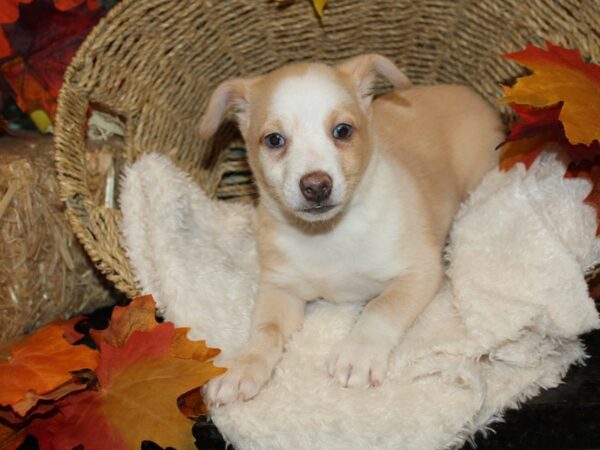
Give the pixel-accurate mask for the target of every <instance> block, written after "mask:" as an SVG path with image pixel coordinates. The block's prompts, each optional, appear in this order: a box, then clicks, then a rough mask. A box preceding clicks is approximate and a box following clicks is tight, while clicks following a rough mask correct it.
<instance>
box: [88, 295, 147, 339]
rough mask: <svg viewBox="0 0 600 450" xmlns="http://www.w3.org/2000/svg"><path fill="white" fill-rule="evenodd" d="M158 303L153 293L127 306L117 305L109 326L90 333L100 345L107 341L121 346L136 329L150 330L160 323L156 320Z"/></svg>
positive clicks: (138, 298) (134, 300)
mask: <svg viewBox="0 0 600 450" xmlns="http://www.w3.org/2000/svg"><path fill="white" fill-rule="evenodd" d="M155 315H156V304H155V302H154V299H153V298H152V296H151V295H145V296H141V297H137V298H135V299H133V300H132V301H131V302H130V303H129V305H127V306H116V307H115V308H114V309H113V312H112V316H111V319H110V323H109V325H108V328H107V329H105V330H92V331H90V335H91V336H92V338H93V339H94V342H96V345H100V343H101V342H103V341H104V342H106V343H108V344H110V345H112V346H113V347H121V346H122V345H123V344H124V343H125V342H126V341H127V339H129V336H131V333H133V332H134V331H150V330H152V329H154V327H156V326H157V325H158V322H157V321H156V316H155Z"/></svg>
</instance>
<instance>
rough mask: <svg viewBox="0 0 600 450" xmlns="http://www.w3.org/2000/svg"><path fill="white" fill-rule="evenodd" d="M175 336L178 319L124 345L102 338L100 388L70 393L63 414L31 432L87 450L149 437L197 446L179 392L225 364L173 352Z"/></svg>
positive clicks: (126, 445) (61, 405)
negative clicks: (188, 357)
mask: <svg viewBox="0 0 600 450" xmlns="http://www.w3.org/2000/svg"><path fill="white" fill-rule="evenodd" d="M175 336H176V331H175V328H174V326H173V324H171V323H162V324H159V325H157V326H156V327H155V328H154V329H152V330H151V331H149V332H141V331H134V332H133V333H132V334H131V336H130V337H129V339H128V340H127V342H126V343H125V344H124V345H123V346H122V347H113V346H111V345H109V344H107V343H105V342H102V343H101V345H100V363H99V365H98V368H97V370H96V374H97V376H98V381H99V384H100V388H99V391H97V392H95V391H84V392H81V393H76V394H73V395H70V396H68V397H65V398H64V399H62V400H61V401H59V402H58V403H57V407H58V409H59V412H60V414H56V415H54V416H52V417H51V418H50V419H45V420H35V421H33V422H32V424H31V425H30V427H29V428H28V432H29V433H31V434H33V435H34V436H36V437H37V438H38V441H39V442H40V447H41V448H42V449H43V448H73V447H75V446H77V445H83V446H84V447H85V449H86V450H96V449H98V450H100V449H106V448H111V449H116V450H119V449H130V448H139V446H140V443H141V442H142V441H143V440H151V441H153V442H155V443H157V444H158V445H160V446H162V447H167V446H169V447H174V448H177V449H179V450H185V449H195V445H194V439H193V436H192V434H191V427H192V424H193V422H192V421H190V420H189V419H187V418H186V417H185V416H184V415H183V414H182V413H181V412H180V411H179V409H178V405H177V398H178V396H180V395H181V394H182V393H185V392H188V391H191V390H192V389H194V388H197V387H199V386H201V385H202V384H204V383H205V382H206V381H208V380H209V379H210V378H212V377H214V376H217V375H219V374H221V373H223V371H224V369H219V368H217V367H215V366H214V365H213V364H212V362H210V359H212V356H208V357H207V359H205V360H198V359H186V358H178V357H175V356H173V350H172V344H173V341H174V339H175ZM196 345H200V346H202V345H203V344H196ZM200 353H203V354H205V355H213V354H214V352H212V351H204V352H200ZM187 354H188V355H189V352H188V353H187ZM193 354H199V353H198V352H193Z"/></svg>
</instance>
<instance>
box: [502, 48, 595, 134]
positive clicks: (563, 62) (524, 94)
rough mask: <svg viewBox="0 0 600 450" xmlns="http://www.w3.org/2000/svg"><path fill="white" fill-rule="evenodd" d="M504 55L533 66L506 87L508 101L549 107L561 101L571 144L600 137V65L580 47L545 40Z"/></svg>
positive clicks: (562, 115)
mask: <svg viewBox="0 0 600 450" xmlns="http://www.w3.org/2000/svg"><path fill="white" fill-rule="evenodd" d="M546 45H547V47H548V48H547V50H546V49H543V48H538V47H535V46H532V45H530V46H528V47H527V48H526V49H525V50H523V51H519V52H515V53H509V54H507V55H504V56H505V57H506V58H508V59H511V60H513V61H516V62H518V63H519V64H521V65H523V66H525V67H527V68H529V69H531V70H532V71H533V74H532V75H529V76H526V77H521V78H519V79H518V80H517V82H516V83H515V85H514V86H513V87H512V88H506V89H505V94H506V96H505V97H504V98H503V99H502V100H503V101H504V102H506V103H516V104H520V105H530V106H534V107H538V108H539V107H549V106H553V105H556V104H558V103H562V108H561V112H560V116H559V119H560V121H561V122H562V124H563V126H564V129H565V135H566V137H567V139H568V140H569V142H570V143H571V144H585V145H590V144H591V143H592V142H593V141H594V140H600V66H598V65H595V64H588V63H586V62H584V61H583V60H582V58H581V55H580V54H579V52H578V51H577V50H574V49H564V48H561V47H557V46H555V45H552V44H551V43H549V42H548V43H546Z"/></svg>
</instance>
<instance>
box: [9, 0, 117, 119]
mask: <svg viewBox="0 0 600 450" xmlns="http://www.w3.org/2000/svg"><path fill="white" fill-rule="evenodd" d="M0 1H2V0H0ZM62 3H64V2H62ZM80 3H82V2H80ZM104 12H105V11H104V10H103V9H96V10H94V11H92V10H90V9H89V8H88V6H86V5H84V4H80V5H79V6H76V7H73V8H71V9H68V10H66V11H60V10H58V9H57V8H56V7H55V5H54V3H53V2H52V1H51V0H33V1H31V3H30V4H21V5H20V18H19V20H18V21H17V22H16V23H13V24H7V25H3V26H2V28H3V32H4V33H5V35H6V38H7V43H8V45H9V46H10V48H11V49H12V52H11V54H10V56H8V57H5V58H4V59H3V60H0V63H1V67H0V68H1V73H2V75H3V77H4V79H5V81H6V83H7V84H8V86H10V88H11V90H12V93H13V95H14V97H15V99H16V102H17V104H18V105H19V107H20V108H21V109H22V110H23V111H26V112H30V111H33V110H36V109H43V110H45V111H46V112H48V113H49V114H50V116H51V117H53V116H54V113H55V111H56V99H57V97H58V93H59V90H60V87H61V85H62V81H63V75H64V72H65V70H66V68H67V66H68V65H69V63H70V61H71V59H72V57H73V55H74V54H75V51H76V50H77V49H78V48H79V46H80V45H81V43H82V42H83V40H84V39H85V37H86V36H87V34H88V33H89V31H90V30H91V29H92V28H93V27H94V26H95V25H96V24H97V23H98V21H99V20H100V18H101V17H102V15H103V14H104ZM1 42H2V40H1V39H0V51H4V52H6V50H7V47H6V45H5V44H6V43H5V44H2V43H1ZM4 56H6V55H4Z"/></svg>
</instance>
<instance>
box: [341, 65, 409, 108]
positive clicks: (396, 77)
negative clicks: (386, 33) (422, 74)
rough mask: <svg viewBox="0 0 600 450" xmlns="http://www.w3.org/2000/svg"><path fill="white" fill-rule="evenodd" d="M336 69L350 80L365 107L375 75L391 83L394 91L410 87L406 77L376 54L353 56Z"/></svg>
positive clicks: (369, 97)
mask: <svg viewBox="0 0 600 450" xmlns="http://www.w3.org/2000/svg"><path fill="white" fill-rule="evenodd" d="M337 69H338V70H339V71H340V72H342V74H344V75H345V76H347V77H349V78H350V80H351V82H352V83H353V84H354V86H355V88H356V92H357V94H358V97H359V98H360V99H361V101H362V102H363V104H364V105H365V106H368V104H369V103H370V102H371V98H372V96H373V92H372V89H373V82H374V81H375V76H376V75H381V76H382V77H384V78H385V79H386V80H388V81H389V82H390V83H392V85H393V86H394V89H406V88H408V87H410V86H411V82H410V80H409V79H408V77H407V76H406V75H404V73H403V72H402V71H401V70H400V69H399V68H398V67H397V66H396V65H395V64H394V63H393V62H392V61H391V60H390V59H389V58H386V57H385V56H383V55H379V54H377V53H370V54H366V55H360V56H355V57H354V58H350V59H349V60H347V61H344V62H343V63H341V64H340V65H338V66H337Z"/></svg>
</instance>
